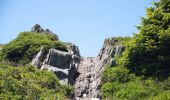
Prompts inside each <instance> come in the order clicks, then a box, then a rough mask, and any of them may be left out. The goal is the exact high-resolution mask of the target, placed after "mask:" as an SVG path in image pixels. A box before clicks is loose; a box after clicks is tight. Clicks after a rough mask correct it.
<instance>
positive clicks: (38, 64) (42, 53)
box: [31, 48, 46, 68]
mask: <svg viewBox="0 0 170 100" xmlns="http://www.w3.org/2000/svg"><path fill="white" fill-rule="evenodd" d="M45 56H46V54H45V49H44V48H41V49H40V51H39V52H38V54H37V55H36V56H35V57H34V58H33V60H32V63H31V64H32V65H33V66H34V67H37V68H40V67H41V66H42V64H43V62H42V61H43V59H44V57H45Z"/></svg>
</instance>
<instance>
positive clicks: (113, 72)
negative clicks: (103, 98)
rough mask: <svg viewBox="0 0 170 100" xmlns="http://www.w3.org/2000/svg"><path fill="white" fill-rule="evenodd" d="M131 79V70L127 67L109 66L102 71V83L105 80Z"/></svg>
mask: <svg viewBox="0 0 170 100" xmlns="http://www.w3.org/2000/svg"><path fill="white" fill-rule="evenodd" d="M129 80H130V76H129V70H127V69H125V68H123V67H122V68H120V67H115V68H109V67H107V68H106V69H105V71H104V72H103V73H102V83H105V82H121V83H124V82H127V81H129Z"/></svg>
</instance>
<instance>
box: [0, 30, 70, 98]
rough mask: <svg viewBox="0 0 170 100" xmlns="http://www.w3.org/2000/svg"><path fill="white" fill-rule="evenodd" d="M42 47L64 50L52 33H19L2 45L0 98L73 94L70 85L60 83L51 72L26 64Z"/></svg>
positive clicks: (66, 96)
mask: <svg viewBox="0 0 170 100" xmlns="http://www.w3.org/2000/svg"><path fill="white" fill-rule="evenodd" d="M42 47H44V48H45V49H46V51H47V50H48V49H50V48H55V49H59V50H63V51H67V47H66V45H65V44H64V43H62V42H60V41H58V40H55V37H54V35H53V34H45V33H31V32H22V33H20V34H19V35H18V37H17V38H16V39H14V40H13V41H11V42H10V43H8V44H5V45H3V47H2V50H0V61H1V62H0V99H2V100H11V99H12V100H39V99H42V100H47V99H48V100H66V99H67V98H70V97H71V96H72V95H73V93H72V87H71V86H64V85H61V84H60V83H59V80H58V78H57V77H56V75H55V74H54V73H52V72H48V71H44V70H39V69H36V68H34V67H32V66H31V65H29V63H30V62H31V60H32V59H33V56H34V55H36V54H37V52H39V50H40V48H42ZM11 62H12V63H11ZM11 64H12V65H11ZM13 65H15V66H13Z"/></svg>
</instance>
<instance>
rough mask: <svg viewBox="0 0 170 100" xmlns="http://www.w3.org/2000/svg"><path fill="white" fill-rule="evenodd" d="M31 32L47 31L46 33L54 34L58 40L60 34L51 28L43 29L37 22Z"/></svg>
mask: <svg viewBox="0 0 170 100" xmlns="http://www.w3.org/2000/svg"><path fill="white" fill-rule="evenodd" d="M31 32H33V33H45V34H53V35H54V36H55V39H56V40H59V38H58V35H56V34H54V33H53V32H52V31H50V30H49V29H45V30H44V29H43V28H42V27H41V26H40V25H39V24H35V25H34V26H33V27H32V28H31Z"/></svg>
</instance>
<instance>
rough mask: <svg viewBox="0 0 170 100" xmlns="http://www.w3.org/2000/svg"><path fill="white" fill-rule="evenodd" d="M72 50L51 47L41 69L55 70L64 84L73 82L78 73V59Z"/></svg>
mask: <svg viewBox="0 0 170 100" xmlns="http://www.w3.org/2000/svg"><path fill="white" fill-rule="evenodd" d="M73 57H74V55H73V54H71V53H70V52H64V51H59V50H55V49H50V50H49V53H48V55H47V58H46V59H45V61H44V63H43V65H42V67H41V69H48V70H49V71H53V72H54V73H55V74H56V75H57V76H58V78H59V80H60V82H61V83H63V84H73V83H74V81H75V78H76V77H75V76H76V74H77V70H76V68H77V66H76V65H77V64H76V63H75V62H78V61H75V60H77V59H74V58H73Z"/></svg>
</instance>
